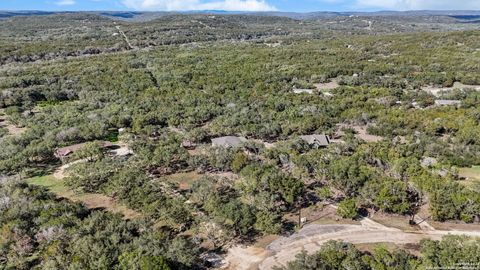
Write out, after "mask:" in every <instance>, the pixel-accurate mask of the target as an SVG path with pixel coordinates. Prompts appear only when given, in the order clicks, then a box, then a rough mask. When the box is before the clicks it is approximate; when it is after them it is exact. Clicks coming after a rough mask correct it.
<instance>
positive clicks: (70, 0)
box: [55, 0, 75, 6]
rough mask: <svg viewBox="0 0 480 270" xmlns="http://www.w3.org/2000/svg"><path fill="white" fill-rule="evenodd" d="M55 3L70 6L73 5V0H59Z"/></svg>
mask: <svg viewBox="0 0 480 270" xmlns="http://www.w3.org/2000/svg"><path fill="white" fill-rule="evenodd" d="M55 4H56V5H59V6H71V5H75V0H60V1H57V2H55Z"/></svg>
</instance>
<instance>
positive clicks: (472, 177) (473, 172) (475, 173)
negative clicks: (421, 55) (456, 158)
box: [459, 166, 480, 187]
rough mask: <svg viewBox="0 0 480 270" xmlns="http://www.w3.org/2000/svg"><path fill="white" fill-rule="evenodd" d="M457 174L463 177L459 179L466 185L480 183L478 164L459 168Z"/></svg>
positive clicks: (479, 167)
mask: <svg viewBox="0 0 480 270" xmlns="http://www.w3.org/2000/svg"><path fill="white" fill-rule="evenodd" d="M459 176H460V177H462V178H465V180H462V181H460V183H462V184H464V185H465V186H467V187H471V186H473V185H478V184H480V166H473V167H471V168H460V170H459Z"/></svg>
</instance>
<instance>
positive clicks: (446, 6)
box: [357, 0, 480, 10]
mask: <svg viewBox="0 0 480 270" xmlns="http://www.w3.org/2000/svg"><path fill="white" fill-rule="evenodd" d="M357 6H360V7H372V8H384V9H391V10H422V9H431V10H479V9H480V0H457V1H454V0H357Z"/></svg>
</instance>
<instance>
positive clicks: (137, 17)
mask: <svg viewBox="0 0 480 270" xmlns="http://www.w3.org/2000/svg"><path fill="white" fill-rule="evenodd" d="M60 13H72V12H53V11H0V19H2V18H3V19H4V18H10V17H16V16H40V15H51V14H60ZM74 13H77V12H74ZM78 13H90V14H92V13H93V14H98V15H102V16H106V17H110V18H117V19H122V20H131V21H149V20H154V19H157V18H160V17H163V16H167V15H173V14H222V15H227V14H245V15H257V16H278V17H288V18H292V19H296V20H311V19H320V18H328V17H341V16H369V17H372V16H382V17H388V16H448V17H452V18H454V19H458V20H467V21H468V20H471V21H477V20H478V19H480V11H478V10H477V11H475V10H413V11H376V12H333V11H318V12H306V13H301V12H240V11H235V12H232V11H224V10H204V11H185V12H164V11H154V12H146V11H145V12H144V11H89V12H78Z"/></svg>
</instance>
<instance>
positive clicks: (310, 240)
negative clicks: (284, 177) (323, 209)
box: [224, 218, 480, 270]
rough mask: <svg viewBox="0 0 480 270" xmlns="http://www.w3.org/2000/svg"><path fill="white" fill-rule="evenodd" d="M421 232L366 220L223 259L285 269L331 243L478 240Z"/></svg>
mask: <svg viewBox="0 0 480 270" xmlns="http://www.w3.org/2000/svg"><path fill="white" fill-rule="evenodd" d="M423 228H425V230H423V231H402V230H400V229H397V228H391V227H387V226H384V225H382V224H380V223H377V222H375V221H373V220H371V219H369V218H365V219H363V220H361V225H346V224H331V225H318V224H310V225H307V226H305V227H304V228H303V229H301V230H300V231H299V232H297V233H295V234H292V235H291V236H289V237H280V238H278V239H277V240H275V241H273V242H272V243H271V244H270V245H268V246H267V248H266V249H259V248H254V247H239V246H236V247H233V248H231V249H230V250H229V251H228V254H227V257H226V259H225V263H226V264H225V266H224V268H226V269H245V270H247V269H260V270H270V269H272V268H273V267H274V266H284V265H286V264H287V262H289V261H292V260H295V255H296V254H298V253H299V252H301V251H302V250H305V251H307V253H309V254H312V253H315V252H316V251H318V250H319V249H320V248H321V246H322V245H323V244H324V243H326V242H328V241H330V240H339V241H346V242H349V243H352V244H373V243H394V244H398V245H404V244H410V243H418V242H420V241H421V240H422V239H425V238H427V239H432V240H440V239H441V238H442V237H443V236H445V235H448V234H455V235H467V236H474V237H480V231H459V230H451V231H442V230H435V228H433V227H432V226H430V225H428V223H425V226H424V227H423Z"/></svg>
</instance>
